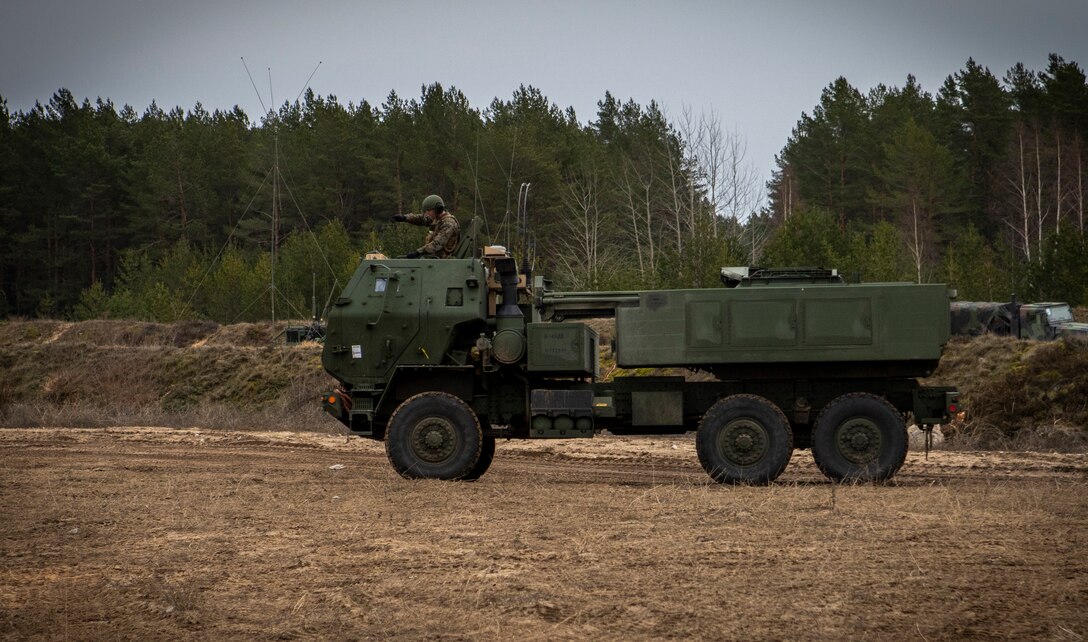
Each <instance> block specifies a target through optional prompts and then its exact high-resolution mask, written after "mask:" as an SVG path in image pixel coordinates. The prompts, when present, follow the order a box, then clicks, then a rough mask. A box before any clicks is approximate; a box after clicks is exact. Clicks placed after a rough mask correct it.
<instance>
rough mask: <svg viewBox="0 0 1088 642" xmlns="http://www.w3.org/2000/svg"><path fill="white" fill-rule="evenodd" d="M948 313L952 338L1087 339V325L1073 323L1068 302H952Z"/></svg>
mask: <svg viewBox="0 0 1088 642" xmlns="http://www.w3.org/2000/svg"><path fill="white" fill-rule="evenodd" d="M951 312H952V315H951V316H952V334H956V335H968V336H978V335H981V334H985V333H991V334H997V335H1001V336H1012V337H1016V338H1018V339H1035V340H1037V341H1050V340H1053V339H1057V338H1059V337H1088V323H1078V322H1077V321H1074V320H1073V311H1072V310H1071V309H1070V307H1069V304H1068V303H1017V302H1016V301H1015V300H1014V301H1012V302H1009V303H993V302H986V301H953V302H952V304H951Z"/></svg>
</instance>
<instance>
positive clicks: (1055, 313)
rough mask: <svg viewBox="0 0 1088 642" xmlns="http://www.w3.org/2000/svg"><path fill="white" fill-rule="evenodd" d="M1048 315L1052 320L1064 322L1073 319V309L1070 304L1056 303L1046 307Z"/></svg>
mask: <svg viewBox="0 0 1088 642" xmlns="http://www.w3.org/2000/svg"><path fill="white" fill-rule="evenodd" d="M1046 314H1047V316H1049V317H1050V320H1051V321H1056V322H1062V321H1072V320H1073V311H1072V310H1070V309H1069V306H1068V305H1055V306H1053V307H1049V308H1047V309H1046Z"/></svg>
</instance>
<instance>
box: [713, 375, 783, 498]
mask: <svg viewBox="0 0 1088 642" xmlns="http://www.w3.org/2000/svg"><path fill="white" fill-rule="evenodd" d="M695 450H696V452H697V453H698V454H699V463H700V464H702V465H703V470H705V471H706V472H707V474H708V475H710V477H711V478H712V479H714V481H717V482H720V483H722V484H769V483H770V482H772V481H774V480H775V479H776V478H778V476H779V475H781V474H782V471H784V470H785V469H786V465H787V464H789V463H790V456H791V455H792V454H793V433H792V432H791V431H790V424H789V421H788V420H787V419H786V415H784V414H782V411H781V410H780V409H779V408H778V406H776V405H774V404H773V403H771V402H770V401H768V400H766V399H764V398H763V397H758V396H756V395H733V396H732V397H726V398H725V399H721V400H719V401H718V402H717V403H715V404H714V405H713V406H711V407H710V410H707V411H706V414H705V415H703V419H702V421H701V422H699V430H698V432H696V434H695Z"/></svg>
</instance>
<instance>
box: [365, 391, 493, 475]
mask: <svg viewBox="0 0 1088 642" xmlns="http://www.w3.org/2000/svg"><path fill="white" fill-rule="evenodd" d="M482 447H483V432H482V430H481V429H480V422H479V420H478V419H477V418H476V413H474V412H472V409H471V408H469V407H468V405H467V404H466V403H465V402H464V401H461V400H460V399H458V398H457V397H454V396H453V395H449V394H446V393H444V392H424V393H421V394H418V395H415V396H414V397H410V398H408V399H406V400H405V401H404V403H402V404H401V405H400V406H398V407H397V409H396V410H395V411H394V412H393V416H392V417H390V418H389V425H388V427H387V429H386V434H385V452H386V454H387V455H388V456H389V462H390V463H391V464H393V468H394V469H396V471H397V472H398V473H400V475H401V476H402V477H406V478H408V479H420V478H425V479H462V478H464V477H465V476H466V475H469V474H470V473H472V472H473V471H474V469H475V467H476V466H477V464H478V463H479V460H480V451H481V449H482ZM480 474H482V471H481V472H480ZM477 476H479V475H477Z"/></svg>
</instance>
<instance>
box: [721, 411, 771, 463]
mask: <svg viewBox="0 0 1088 642" xmlns="http://www.w3.org/2000/svg"><path fill="white" fill-rule="evenodd" d="M718 448H719V449H720V450H721V452H722V454H723V455H725V457H726V458H727V459H729V460H730V461H732V462H733V463H735V464H738V465H741V466H749V465H751V464H754V463H756V462H758V461H759V460H760V459H762V458H763V456H764V455H766V453H767V430H766V428H764V427H763V425H762V424H761V423H759V422H758V421H755V420H753V419H747V418H743V419H736V420H733V421H731V422H729V423H728V424H726V425H725V427H724V428H722V431H721V433H720V434H719V436H718Z"/></svg>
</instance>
